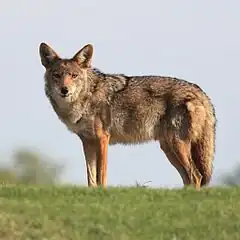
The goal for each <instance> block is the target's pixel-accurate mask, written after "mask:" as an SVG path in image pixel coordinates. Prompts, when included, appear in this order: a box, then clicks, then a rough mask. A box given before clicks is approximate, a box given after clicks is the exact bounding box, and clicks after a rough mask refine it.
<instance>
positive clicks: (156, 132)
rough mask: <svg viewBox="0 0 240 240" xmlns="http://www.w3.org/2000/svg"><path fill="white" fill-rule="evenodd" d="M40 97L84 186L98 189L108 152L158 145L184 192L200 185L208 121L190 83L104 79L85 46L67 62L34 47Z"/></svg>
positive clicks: (209, 148)
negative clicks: (76, 158)
mask: <svg viewBox="0 0 240 240" xmlns="http://www.w3.org/2000/svg"><path fill="white" fill-rule="evenodd" d="M39 53H40V58H41V63H42V65H43V66H44V67H45V70H46V71H45V74H44V79H45V92H46V96H47V97H48V98H49V101H50V103H51V105H52V107H53V109H54V111H55V112H56V114H57V116H58V117H59V119H60V120H61V121H62V122H63V123H64V124H65V125H66V127H67V128H68V129H69V130H70V131H71V132H73V133H75V134H76V135H78V136H79V138H80V139H81V141H82V146H83V151H84V155H85V160H86V168H87V179H88V186H89V187H90V186H92V187H93V186H102V187H104V186H106V184H107V161H108V159H107V155H108V145H113V144H118V143H119V144H140V143H143V142H148V141H152V140H155V141H159V143H160V147H161V149H162V150H163V152H164V153H165V155H166V157H167V159H168V160H169V161H170V163H171V164H172V165H173V166H174V167H175V168H176V170H177V171H178V172H179V174H180V176H181V178H182V181H183V184H184V186H186V185H192V186H194V187H195V188H196V189H200V188H201V187H203V186H205V185H208V183H209V182H210V180H211V175H212V163H213V158H214V153H215V132H216V131H215V129H216V116H215V110H214V106H213V105H212V103H211V100H210V98H209V97H208V96H207V95H206V93H205V92H204V91H203V90H202V89H201V88H200V87H199V86H198V85H196V84H194V83H191V82H188V81H186V80H182V79H178V78H173V77H167V76H126V75H123V74H106V73H103V72H101V71H100V70H98V69H96V68H93V67H92V64H91V62H92V56H93V45H92V44H87V45H85V46H84V47H83V48H81V49H80V50H79V51H78V52H77V53H76V54H75V55H74V56H73V57H72V58H61V57H60V56H59V55H58V54H57V53H56V52H55V51H54V50H53V49H52V48H51V47H50V46H49V45H47V44H46V43H41V44H40V46H39Z"/></svg>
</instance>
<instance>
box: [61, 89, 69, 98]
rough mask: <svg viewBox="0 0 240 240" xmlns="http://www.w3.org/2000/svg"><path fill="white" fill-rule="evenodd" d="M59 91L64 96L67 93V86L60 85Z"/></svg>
mask: <svg viewBox="0 0 240 240" xmlns="http://www.w3.org/2000/svg"><path fill="white" fill-rule="evenodd" d="M61 93H62V94H63V95H64V96H65V95H67V94H68V88H67V87H62V88H61Z"/></svg>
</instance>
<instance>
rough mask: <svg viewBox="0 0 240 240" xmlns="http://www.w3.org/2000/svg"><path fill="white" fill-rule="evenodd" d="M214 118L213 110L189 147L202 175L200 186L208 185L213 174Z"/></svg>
mask: <svg viewBox="0 0 240 240" xmlns="http://www.w3.org/2000/svg"><path fill="white" fill-rule="evenodd" d="M215 128H216V118H215V114H214V110H213V112H212V114H210V115H209V116H208V117H207V118H206V121H205V124H204V127H203V132H202V135H201V137H200V139H198V140H197V141H196V142H195V143H192V145H191V154H192V159H193V161H194V163H195V165H196V167H197V169H198V171H199V172H200V173H201V174H202V177H203V178H202V181H201V186H204V185H208V184H209V182H210V180H211V177H212V172H213V159H214V153H215V137H216V136H215V135H216V133H215Z"/></svg>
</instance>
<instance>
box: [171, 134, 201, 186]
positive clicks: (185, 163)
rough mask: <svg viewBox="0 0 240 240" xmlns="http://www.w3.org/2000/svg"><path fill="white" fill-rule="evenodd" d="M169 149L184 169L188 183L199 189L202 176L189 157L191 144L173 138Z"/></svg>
mask: <svg viewBox="0 0 240 240" xmlns="http://www.w3.org/2000/svg"><path fill="white" fill-rule="evenodd" d="M171 148H172V150H173V151H174V153H175V155H176V156H177V158H178V161H179V163H180V164H181V165H182V167H183V168H184V169H185V171H186V173H187V175H188V178H189V180H190V183H191V184H192V185H194V186H195V188H197V189H199V188H200V187H201V180H202V175H201V173H200V172H199V171H198V169H197V168H196V165H195V163H194V162H193V160H192V156H191V144H190V143H189V141H187V140H186V141H183V140H181V139H178V138H173V141H172V143H171Z"/></svg>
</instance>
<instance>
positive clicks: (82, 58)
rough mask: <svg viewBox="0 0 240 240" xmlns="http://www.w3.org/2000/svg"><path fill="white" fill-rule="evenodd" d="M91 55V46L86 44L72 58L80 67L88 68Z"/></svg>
mask: <svg viewBox="0 0 240 240" xmlns="http://www.w3.org/2000/svg"><path fill="white" fill-rule="evenodd" d="M92 56H93V46H92V45H91V44H88V45H86V46H84V47H83V48H82V49H81V50H80V51H78V52H77V53H76V54H75V55H74V57H73V58H72V59H73V60H74V61H76V62H77V63H78V64H79V65H81V67H83V68H88V67H91V60H92Z"/></svg>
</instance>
